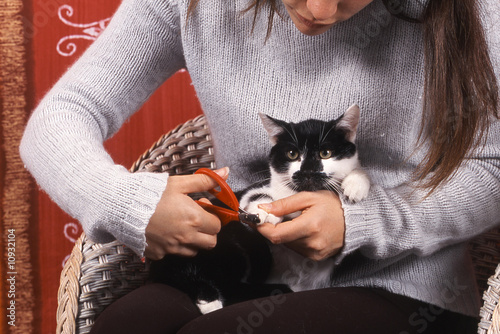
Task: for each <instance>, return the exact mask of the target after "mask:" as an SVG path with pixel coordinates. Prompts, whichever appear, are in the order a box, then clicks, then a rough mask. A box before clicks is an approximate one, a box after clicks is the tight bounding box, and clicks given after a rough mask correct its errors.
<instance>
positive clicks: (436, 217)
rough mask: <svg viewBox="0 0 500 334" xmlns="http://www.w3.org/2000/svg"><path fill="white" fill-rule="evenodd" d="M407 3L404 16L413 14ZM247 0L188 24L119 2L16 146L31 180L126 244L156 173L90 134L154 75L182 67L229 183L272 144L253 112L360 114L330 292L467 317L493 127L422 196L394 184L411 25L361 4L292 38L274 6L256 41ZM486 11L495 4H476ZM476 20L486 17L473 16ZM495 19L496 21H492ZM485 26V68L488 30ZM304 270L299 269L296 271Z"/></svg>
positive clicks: (407, 112) (100, 234)
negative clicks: (358, 176) (136, 168)
mask: <svg viewBox="0 0 500 334" xmlns="http://www.w3.org/2000/svg"><path fill="white" fill-rule="evenodd" d="M420 3H421V1H417V0H415V2H414V3H411V4H413V5H414V6H413V7H412V6H410V7H412V8H411V10H415V11H417V12H418V8H420ZM247 5H248V3H247V1H242V0H237V1H226V0H214V1H200V3H199V6H198V8H197V9H196V11H195V13H194V15H193V16H191V17H190V18H189V21H188V22H187V23H186V14H187V1H186V0H170V1H167V0H163V1H158V0H124V2H123V4H122V5H121V7H120V9H119V10H118V12H117V13H116V15H115V17H114V19H113V20H112V22H111V23H110V25H109V27H108V28H107V29H106V31H105V32H104V33H103V35H102V36H101V37H100V38H99V39H98V40H97V41H96V42H95V43H94V44H93V45H92V46H91V47H90V49H89V50H88V51H87V52H86V53H85V55H84V56H83V57H82V58H81V59H80V60H79V61H78V62H77V63H76V64H75V65H74V66H73V67H72V68H71V69H70V70H69V72H68V73H67V74H66V75H65V76H64V77H63V78H62V79H61V80H60V81H59V83H58V84H57V85H56V86H55V87H54V89H53V90H52V91H51V92H50V93H49V94H48V95H47V96H46V97H45V99H44V100H43V101H42V102H41V103H40V105H39V106H38V108H37V109H36V111H35V113H34V114H33V116H32V118H31V121H30V123H29V125H28V128H27V130H26V133H25V136H24V140H23V143H22V146H21V153H22V156H23V159H24V161H25V163H26V165H27V167H28V168H29V170H30V171H31V172H32V173H33V175H34V176H35V177H36V179H37V181H38V183H39V184H40V186H41V187H42V188H43V189H45V190H46V191H47V193H48V194H49V195H50V196H51V197H52V199H53V200H54V201H55V202H57V203H58V204H59V205H60V206H61V207H62V208H63V209H64V210H66V211H67V212H69V213H70V214H71V215H73V216H74V217H75V218H77V219H78V220H79V221H80V222H81V223H82V225H83V227H84V229H85V231H86V232H87V234H88V235H89V237H90V238H92V239H94V240H96V241H99V242H103V241H108V240H111V239H113V238H116V239H118V240H120V241H122V242H124V243H125V244H127V245H128V246H130V247H131V248H132V249H134V250H135V251H136V252H137V253H139V254H142V253H143V252H144V248H145V237H144V230H145V227H146V225H147V223H148V221H149V218H150V217H151V215H152V213H153V212H154V210H155V207H156V205H157V203H158V201H159V199H160V197H161V194H162V192H163V190H164V189H165V186H166V183H167V175H158V174H156V175H155V174H148V173H139V174H131V173H129V172H128V171H127V170H126V169H125V168H124V167H120V166H116V165H114V163H113V161H112V160H111V159H110V157H109V156H108V155H107V153H106V152H105V150H104V149H103V146H102V142H103V141H104V140H105V139H107V138H109V137H110V136H111V135H112V134H113V133H115V132H116V131H117V130H118V129H119V128H120V126H121V124H122V123H123V122H124V121H125V120H126V119H127V118H129V117H130V115H131V114H132V113H133V112H135V111H136V110H137V109H138V108H139V107H140V106H141V105H142V103H143V102H144V101H145V100H146V99H147V98H148V96H149V95H150V94H151V93H152V92H153V91H154V89H156V88H157V87H158V86H159V85H160V84H161V83H162V82H163V81H164V80H165V79H167V78H168V77H169V76H170V75H172V74H173V73H174V72H175V71H177V70H178V69H180V68H181V67H186V68H187V69H188V71H189V73H190V75H191V78H192V80H193V84H194V87H195V89H196V92H197V95H198V97H199V99H200V101H201V104H202V107H203V110H204V112H205V114H206V115H207V118H208V121H209V124H210V128H211V130H212V133H213V140H214V145H215V152H216V159H217V163H218V165H219V166H229V167H230V168H231V175H230V180H229V182H230V184H231V185H232V186H233V188H234V189H235V190H238V189H241V188H243V187H245V186H246V185H248V184H249V183H250V182H252V181H253V180H254V178H252V177H250V176H249V173H248V171H247V169H246V167H245V166H246V165H247V163H248V161H250V160H251V159H253V158H255V157H258V156H262V155H264V154H266V152H268V150H269V148H270V143H269V142H268V138H267V134H266V132H265V130H264V129H263V128H262V126H261V124H260V121H259V118H258V115H257V113H258V112H264V113H267V114H269V115H270V116H273V117H277V118H280V119H285V120H287V121H295V122H297V121H300V120H304V119H307V118H319V119H323V120H329V119H333V118H337V117H338V116H339V115H341V114H342V113H343V112H344V111H345V110H346V109H347V108H348V107H349V106H350V105H352V104H353V103H357V104H358V105H359V106H360V108H361V122H360V125H359V130H358V137H357V144H358V146H359V153H360V159H361V161H362V164H363V166H364V167H365V168H366V169H367V171H368V173H369V174H370V176H371V178H372V181H373V186H372V189H371V192H370V195H369V197H368V198H367V199H366V200H364V201H362V202H361V203H359V204H349V203H343V206H344V212H345V221H346V234H345V247H344V249H343V250H342V252H341V254H339V255H338V256H337V257H336V262H337V267H336V268H335V272H334V275H333V280H334V285H336V286H370V287H381V288H384V289H387V290H390V291H393V292H395V293H399V294H403V295H407V296H410V297H413V298H416V299H419V300H423V301H427V302H429V303H432V304H435V305H438V306H441V307H444V308H446V309H449V310H452V311H457V312H461V313H464V314H468V315H477V314H478V307H479V299H478V295H477V291H476V288H475V284H474V277H473V275H472V269H471V263H470V259H469V258H468V256H467V252H466V243H465V242H466V240H467V239H469V238H471V237H473V236H475V235H478V234H480V233H482V232H483V231H486V230H488V229H490V228H492V227H493V226H494V225H495V224H496V223H498V222H499V221H500V218H499V217H500V204H499V203H500V181H499V180H500V147H499V146H500V144H499V143H500V126H499V123H498V122H496V123H495V124H494V125H493V126H492V127H491V129H490V131H489V137H488V141H487V143H486V146H485V147H484V149H482V150H481V151H478V152H476V153H474V156H473V157H472V158H471V159H468V160H467V161H465V162H464V164H463V166H462V167H461V168H460V169H459V170H458V172H457V173H456V175H454V177H453V179H452V180H451V181H449V182H448V183H447V184H445V185H444V186H443V187H442V188H440V189H438V190H437V191H436V192H435V193H433V194H432V195H431V196H429V197H427V198H426V199H425V200H422V199H423V195H424V193H423V192H421V191H415V192H414V191H413V190H414V188H412V187H410V186H409V185H408V183H409V180H410V179H411V175H412V172H413V170H414V168H415V166H416V165H417V164H418V163H419V162H420V161H421V159H422V157H423V155H424V152H422V151H418V152H415V150H414V149H415V143H416V138H417V134H418V130H419V127H420V121H421V95H422V86H423V55H422V49H423V48H422V34H421V30H420V29H421V27H420V26H419V25H416V24H411V23H407V22H404V21H401V20H397V19H394V18H392V17H391V16H390V15H389V14H388V12H387V10H386V9H385V7H384V6H383V5H382V3H381V1H380V0H375V1H374V2H373V3H372V4H370V5H369V6H368V7H366V8H365V9H364V10H363V11H361V12H360V13H358V14H357V15H355V16H354V17H352V18H351V19H350V20H348V21H346V22H343V23H340V24H338V25H337V26H335V27H333V28H332V29H330V30H329V31H328V32H326V33H325V34H322V35H320V36H314V37H310V36H305V35H303V34H301V33H300V32H299V31H298V30H297V29H296V28H295V27H294V25H293V23H292V22H291V20H289V19H288V15H287V13H286V12H285V10H284V8H282V16H283V18H280V17H278V16H276V17H275V20H274V25H273V30H272V34H271V35H270V37H269V39H268V40H267V42H266V40H265V37H266V31H267V12H266V13H262V15H259V16H258V18H257V20H256V25H255V27H254V30H253V33H251V30H252V20H253V14H252V13H251V12H249V13H247V14H245V15H241V10H243V9H245V8H246V6H247ZM484 5H485V6H487V8H486V10H485V12H486V13H490V14H491V13H495V11H496V12H498V10H499V9H500V8H499V7H500V6H499V5H498V4H495V0H487V1H484ZM485 23H486V26H487V27H493V26H494V24H495V23H496V22H493V21H491V18H490V17H485ZM493 28H494V27H493ZM493 28H492V29H490V30H488V39H489V41H490V43H491V49H492V51H491V54H492V57H493V61H494V64H495V68H496V70H497V74H498V73H499V71H498V70H499V66H500V60H499V54H500V52H499V50H500V49H499V46H500V41H499V36H498V31H497V30H495V29H493ZM305 265H306V264H305Z"/></svg>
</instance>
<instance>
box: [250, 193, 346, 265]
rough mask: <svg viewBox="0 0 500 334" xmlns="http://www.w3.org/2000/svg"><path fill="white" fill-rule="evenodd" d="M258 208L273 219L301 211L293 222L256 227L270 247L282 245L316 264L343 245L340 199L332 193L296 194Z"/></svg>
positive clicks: (343, 229) (343, 223) (343, 225)
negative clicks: (270, 243)
mask: <svg viewBox="0 0 500 334" xmlns="http://www.w3.org/2000/svg"><path fill="white" fill-rule="evenodd" d="M260 208H261V209H263V210H265V211H267V212H268V213H272V214H273V215H275V216H283V215H287V214H291V213H293V212H296V211H302V214H301V215H300V216H298V217H297V218H295V219H293V220H290V221H287V222H284V223H281V224H277V225H273V224H268V223H266V224H262V225H260V226H258V227H257V229H258V230H259V232H260V233H261V234H262V235H263V236H265V237H266V238H268V239H269V240H270V241H271V242H272V243H273V244H286V245H287V246H288V247H290V248H291V249H293V250H295V251H296V252H297V253H299V254H302V255H304V256H306V257H308V258H310V259H312V260H316V261H319V260H323V259H326V258H328V257H330V256H333V255H335V254H337V253H338V252H339V251H340V249H341V248H342V246H343V245H344V232H345V221H344V211H343V209H342V205H341V202H340V199H339V198H338V196H337V195H336V194H334V193H333V192H330V191H326V190H324V191H317V192H300V193H298V194H295V195H293V196H290V197H287V198H283V199H280V200H277V201H275V202H272V203H269V204H264V205H261V206H260Z"/></svg>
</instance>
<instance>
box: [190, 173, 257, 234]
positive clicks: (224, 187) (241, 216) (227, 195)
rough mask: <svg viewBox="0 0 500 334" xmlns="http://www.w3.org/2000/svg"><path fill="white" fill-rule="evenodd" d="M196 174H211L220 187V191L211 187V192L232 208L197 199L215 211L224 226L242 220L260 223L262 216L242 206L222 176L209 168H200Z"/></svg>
mask: <svg viewBox="0 0 500 334" xmlns="http://www.w3.org/2000/svg"><path fill="white" fill-rule="evenodd" d="M194 173H195V174H205V175H208V176H210V177H211V178H212V179H213V180H214V181H215V182H217V184H218V185H219V187H220V191H217V190H216V189H210V190H209V192H210V193H211V194H212V195H214V196H215V197H216V198H217V199H218V200H220V201H221V202H222V203H224V204H225V205H227V206H228V207H229V208H230V209H226V208H223V207H220V206H216V205H213V204H208V203H203V202H200V201H195V202H196V203H198V204H199V205H200V206H201V207H202V208H203V209H205V210H206V211H208V212H210V213H213V214H214V215H216V216H217V217H219V219H220V221H221V222H222V226H224V225H226V224H227V223H229V222H231V221H235V220H236V221H238V220H239V221H241V222H242V223H245V224H251V225H254V224H258V223H260V218H259V216H258V215H256V214H251V213H249V212H246V211H245V210H243V209H241V208H240V203H239V202H238V199H237V198H236V195H235V194H234V192H233V191H232V190H231V188H230V187H229V185H228V184H227V183H226V181H224V179H223V178H222V177H220V176H219V175H217V174H216V173H215V172H214V171H213V170H211V169H208V168H200V169H198V170H197V171H196V172H194Z"/></svg>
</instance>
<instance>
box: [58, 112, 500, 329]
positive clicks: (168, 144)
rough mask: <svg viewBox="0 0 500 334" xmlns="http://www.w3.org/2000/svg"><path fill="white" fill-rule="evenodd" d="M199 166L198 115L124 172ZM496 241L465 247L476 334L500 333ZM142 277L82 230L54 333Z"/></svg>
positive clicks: (202, 148) (497, 237) (187, 170)
mask: <svg viewBox="0 0 500 334" xmlns="http://www.w3.org/2000/svg"><path fill="white" fill-rule="evenodd" d="M201 167H207V168H214V167H215V164H214V157H213V148H212V143H211V138H210V131H209V129H208V127H207V124H206V122H205V118H204V117H203V116H198V117H197V118H195V119H193V120H190V121H188V122H186V123H184V124H181V125H179V126H178V127H176V128H175V129H174V130H172V131H170V132H168V133H167V134H165V135H164V136H162V137H161V138H160V139H159V140H158V142H156V143H155V144H154V145H153V146H152V147H151V148H150V149H149V150H148V151H147V152H145V153H144V154H143V155H142V156H141V157H140V158H139V159H138V160H137V162H135V163H134V165H133V166H132V168H131V169H130V170H131V171H132V172H142V171H147V172H168V173H170V174H171V175H176V174H191V173H193V172H194V171H196V170H197V169H198V168H201ZM499 242H500V229H497V230H494V231H492V232H489V233H486V234H484V235H482V236H481V237H479V238H477V239H476V240H474V242H472V243H471V247H470V251H471V254H472V256H473V258H474V262H475V266H476V273H477V280H478V285H479V287H480V289H481V291H484V295H483V299H484V306H483V307H482V309H481V313H480V316H481V321H480V323H479V327H480V329H479V333H481V334H487V333H489V334H492V333H496V334H500V305H499V300H500V265H498V263H499V262H500V243H499ZM497 265H498V267H497ZM495 267H496V272H495V273H494V275H493V276H491V277H490V275H491V274H492V273H493V271H494V270H495ZM147 275H148V265H147V263H144V262H142V261H141V259H140V258H139V257H138V256H137V255H135V254H134V253H133V252H132V251H131V250H130V249H128V248H127V247H125V246H123V245H121V244H120V243H119V242H117V241H114V242H110V243H107V244H98V243H95V242H92V241H91V240H89V239H88V238H87V237H86V235H85V234H82V235H81V237H80V238H79V239H78V240H77V242H76V243H75V246H74V248H73V251H72V253H71V256H70V258H69V259H68V261H67V262H66V265H65V266H64V268H63V271H62V273H61V282H60V287H59V293H58V304H59V305H58V309H57V331H56V333H57V334H59V333H63V334H84V333H88V332H89V331H90V329H91V328H92V325H93V324H94V320H95V319H96V318H97V316H98V315H99V313H100V312H102V310H103V309H104V308H106V307H107V306H108V305H109V304H111V303H112V302H113V301H115V300H116V299H118V298H120V297H121V296H123V295H125V294H127V293H128V292H130V291H132V290H134V289H136V288H138V287H140V286H141V285H143V284H144V282H145V280H146V278H147Z"/></svg>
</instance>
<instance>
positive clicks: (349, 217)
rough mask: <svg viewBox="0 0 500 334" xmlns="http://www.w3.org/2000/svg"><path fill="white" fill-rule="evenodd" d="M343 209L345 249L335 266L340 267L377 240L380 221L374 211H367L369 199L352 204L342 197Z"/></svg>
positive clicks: (339, 255)
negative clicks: (370, 242)
mask: <svg viewBox="0 0 500 334" xmlns="http://www.w3.org/2000/svg"><path fill="white" fill-rule="evenodd" d="M340 199H341V202H342V209H343V210H344V221H345V232H344V247H342V249H341V251H340V253H338V254H337V255H336V256H335V257H334V260H335V265H339V264H340V263H341V262H342V260H343V259H344V258H345V257H346V256H348V255H349V254H352V253H354V252H355V251H357V250H358V249H360V248H361V247H362V246H363V245H367V244H369V240H373V239H372V238H376V237H377V236H376V234H377V232H376V231H377V230H378V229H377V228H376V226H377V224H378V222H380V219H378V217H377V216H376V215H375V214H370V212H375V211H374V210H369V209H367V206H366V205H367V203H368V201H369V200H368V199H366V200H364V201H363V202H361V203H351V202H349V201H348V200H347V199H345V198H343V197H342V196H341V197H340Z"/></svg>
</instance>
